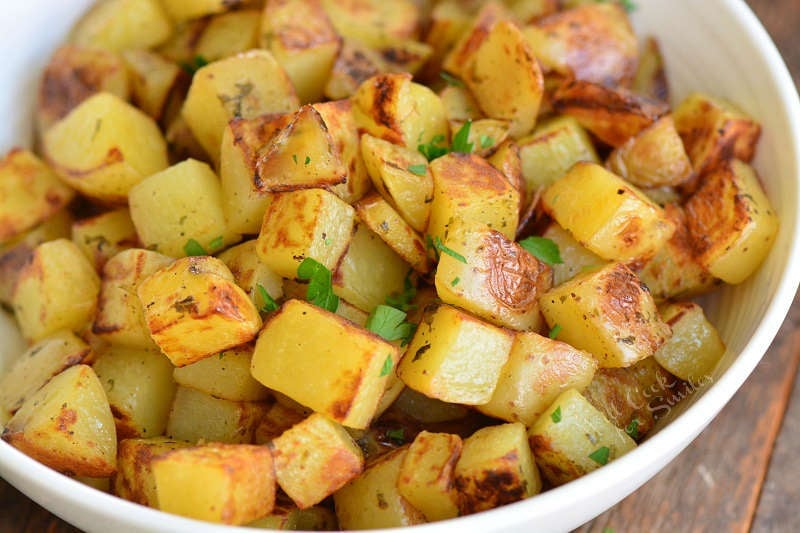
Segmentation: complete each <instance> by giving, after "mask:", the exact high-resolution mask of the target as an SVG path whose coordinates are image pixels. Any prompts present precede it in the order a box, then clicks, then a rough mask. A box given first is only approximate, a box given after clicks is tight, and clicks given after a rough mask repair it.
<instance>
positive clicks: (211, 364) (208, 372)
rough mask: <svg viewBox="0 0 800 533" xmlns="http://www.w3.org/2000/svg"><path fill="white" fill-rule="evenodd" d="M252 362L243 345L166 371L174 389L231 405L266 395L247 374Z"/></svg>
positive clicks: (262, 397)
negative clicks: (187, 391) (172, 378)
mask: <svg viewBox="0 0 800 533" xmlns="http://www.w3.org/2000/svg"><path fill="white" fill-rule="evenodd" d="M252 359H253V350H252V348H248V347H247V345H245V346H240V347H237V348H232V349H230V350H225V351H224V352H220V353H219V355H218V356H212V357H206V358H205V359H201V360H200V361H197V362H196V363H192V364H191V365H186V366H184V367H180V368H175V369H174V370H173V369H172V368H170V371H171V372H172V375H173V376H174V378H175V381H176V382H177V383H178V385H182V386H184V387H191V388H193V389H196V390H199V391H201V392H205V393H206V394H210V395H211V396H214V397H215V398H221V399H223V400H231V401H234V402H256V401H262V400H266V399H268V398H269V397H270V393H269V391H268V390H267V389H266V388H264V386H263V385H262V384H261V383H259V382H258V381H256V380H255V379H254V378H253V376H252V375H251V374H250V362H251V360H252Z"/></svg>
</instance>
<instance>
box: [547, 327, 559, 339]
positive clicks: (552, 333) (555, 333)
mask: <svg viewBox="0 0 800 533" xmlns="http://www.w3.org/2000/svg"><path fill="white" fill-rule="evenodd" d="M559 333H561V324H555V325H554V326H553V327H552V328H551V329H550V333H548V334H547V336H548V337H550V338H551V339H555V338H556V337H558V334H559Z"/></svg>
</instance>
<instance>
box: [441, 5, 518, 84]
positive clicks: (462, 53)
mask: <svg viewBox="0 0 800 533" xmlns="http://www.w3.org/2000/svg"><path fill="white" fill-rule="evenodd" d="M462 9H464V10H468V9H469V8H468V7H464V8H462ZM442 11H443V12H440V13H439V15H440V16H442V22H441V23H440V24H441V30H442V33H441V37H439V38H442V39H443V41H444V42H442V44H446V43H447V41H450V40H451V39H452V35H453V34H451V33H450V30H449V28H450V27H453V30H455V29H456V28H458V29H459V30H460V31H459V32H458V34H457V38H456V41H455V43H454V44H453V45H452V48H451V49H450V50H449V52H448V53H447V55H446V56H445V57H444V59H443V62H442V70H445V71H447V72H449V73H450V74H453V75H455V76H458V77H461V76H463V75H464V74H465V71H466V70H467V68H468V65H469V63H470V60H471V58H472V55H473V53H474V51H475V50H476V49H478V48H480V46H481V45H482V44H483V43H484V41H486V39H487V38H488V37H489V33H490V32H491V30H492V28H493V27H494V26H495V24H497V23H498V22H500V21H508V20H511V19H512V14H511V12H510V11H509V10H508V8H507V7H506V6H505V5H504V4H503V3H502V2H495V1H493V2H486V3H485V4H483V5H482V6H481V7H480V10H479V11H478V12H477V13H476V14H475V15H474V17H472V20H471V22H466V21H464V20H463V19H464V18H466V19H467V21H469V14H468V13H460V12H458V11H456V9H455V8H442ZM462 17H463V18H462ZM467 24H469V25H467Z"/></svg>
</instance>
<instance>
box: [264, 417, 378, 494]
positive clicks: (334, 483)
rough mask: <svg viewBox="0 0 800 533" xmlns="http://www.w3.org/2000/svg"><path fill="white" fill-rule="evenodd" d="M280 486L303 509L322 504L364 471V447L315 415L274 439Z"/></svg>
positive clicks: (328, 421) (337, 426)
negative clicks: (362, 448) (362, 449)
mask: <svg viewBox="0 0 800 533" xmlns="http://www.w3.org/2000/svg"><path fill="white" fill-rule="evenodd" d="M270 450H271V451H272V457H273V460H274V463H275V477H276V479H277V480H278V485H280V487H281V488H282V489H283V490H284V492H286V494H288V495H289V497H290V498H291V499H292V501H293V502H294V503H295V504H296V505H297V506H298V507H299V508H300V509H307V508H309V507H311V506H313V505H316V504H318V503H319V502H321V501H322V500H324V499H325V498H327V497H328V496H330V495H331V494H333V493H334V492H336V491H337V490H339V489H340V488H341V487H342V486H344V485H345V484H346V483H348V482H349V481H351V480H352V479H355V478H356V477H358V476H359V475H360V474H361V472H362V471H363V470H364V457H363V454H362V453H361V448H359V447H358V445H357V444H356V443H355V442H354V441H353V439H352V437H350V434H349V433H348V432H347V431H346V430H345V428H344V427H342V426H340V425H339V424H337V423H336V422H334V421H333V420H331V419H329V418H327V417H326V416H324V415H321V414H319V413H314V414H312V415H311V416H309V417H308V418H306V419H305V420H303V421H302V422H300V423H298V424H296V425H295V426H293V427H292V428H290V429H288V430H286V431H284V432H283V433H282V434H281V435H280V436H279V437H277V438H275V439H273V440H272V444H271V445H270Z"/></svg>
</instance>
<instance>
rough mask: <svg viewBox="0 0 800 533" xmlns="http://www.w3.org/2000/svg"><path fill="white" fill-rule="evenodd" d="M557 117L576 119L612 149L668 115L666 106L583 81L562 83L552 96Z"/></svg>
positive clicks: (620, 89) (622, 90)
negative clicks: (563, 115)
mask: <svg viewBox="0 0 800 533" xmlns="http://www.w3.org/2000/svg"><path fill="white" fill-rule="evenodd" d="M553 108H554V109H555V110H556V112H558V113H563V114H565V115H570V116H573V117H575V118H576V119H577V120H578V122H580V124H581V126H583V127H584V128H586V129H587V130H589V131H591V132H592V133H594V134H595V135H596V136H597V138H598V139H600V140H601V141H603V142H604V143H606V144H608V145H609V146H612V147H614V148H616V147H618V146H621V145H622V144H623V143H624V142H625V141H627V140H628V139H630V138H631V137H633V136H634V135H636V134H637V133H639V132H640V131H642V130H643V129H645V128H647V127H648V126H650V125H651V124H652V123H653V122H655V121H656V120H657V119H658V118H660V117H661V116H662V115H664V114H666V113H667V112H668V111H669V107H668V106H667V104H665V103H663V102H656V101H652V100H648V99H646V98H644V97H641V96H638V95H636V94H635V93H632V92H631V91H628V90H626V89H623V88H616V89H614V88H609V87H605V86H603V85H600V84H596V83H591V82H588V81H582V80H572V81H568V82H566V83H564V84H563V85H562V86H561V87H559V88H558V89H557V90H556V92H555V94H554V95H553Z"/></svg>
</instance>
